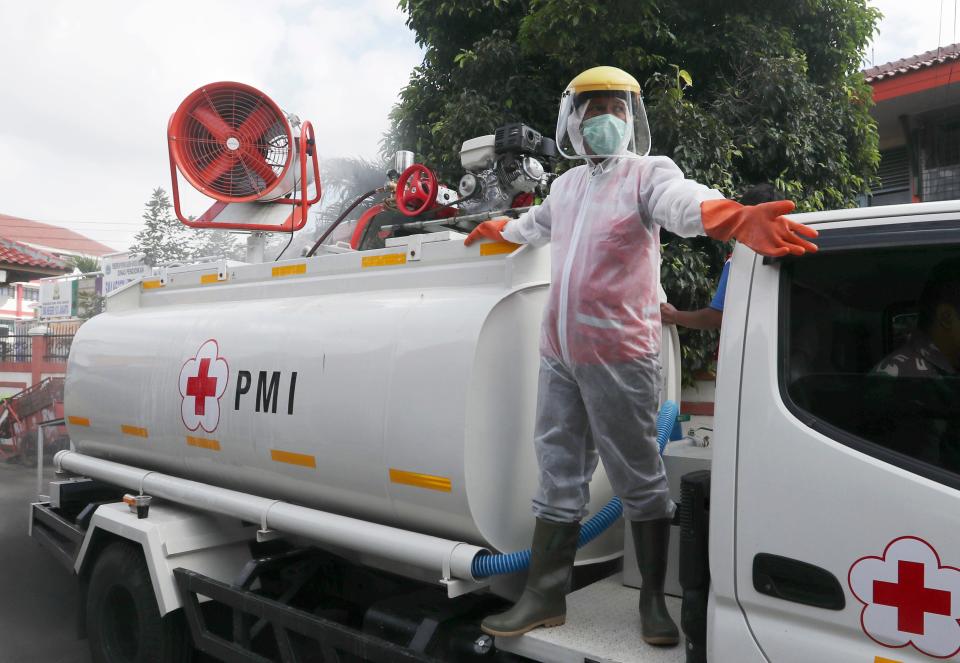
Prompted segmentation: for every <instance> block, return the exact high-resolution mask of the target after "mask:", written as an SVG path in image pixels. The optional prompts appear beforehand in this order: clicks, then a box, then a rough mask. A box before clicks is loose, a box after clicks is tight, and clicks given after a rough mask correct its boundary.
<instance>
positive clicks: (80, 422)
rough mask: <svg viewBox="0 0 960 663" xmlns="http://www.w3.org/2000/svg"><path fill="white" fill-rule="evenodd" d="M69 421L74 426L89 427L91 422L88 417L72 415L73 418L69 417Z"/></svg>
mask: <svg viewBox="0 0 960 663" xmlns="http://www.w3.org/2000/svg"><path fill="white" fill-rule="evenodd" d="M67 421H69V422H70V423H71V424H73V425H74V426H89V425H90V420H89V419H87V418H86V417H74V416H73V415H71V416H69V417H67Z"/></svg>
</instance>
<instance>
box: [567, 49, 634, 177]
mask: <svg viewBox="0 0 960 663" xmlns="http://www.w3.org/2000/svg"><path fill="white" fill-rule="evenodd" d="M603 97H617V98H619V99H621V100H622V101H623V104H622V106H621V107H620V109H619V110H620V111H622V113H621V114H620V116H619V117H616V118H614V119H613V120H612V121H613V123H614V125H616V124H617V122H618V121H622V122H623V123H625V125H626V126H623V127H621V128H622V129H623V131H622V134H623V135H622V136H621V137H620V141H619V144H616V145H614V144H608V142H609V141H604V140H602V138H599V139H598V137H595V139H594V142H595V143H596V145H595V146H594V145H591V144H590V139H588V138H586V137H585V136H584V133H583V129H582V126H583V125H585V123H586V122H588V121H590V119H589V118H586V119H585V116H586V114H587V112H588V110H589V105H590V100H591V99H595V98H603ZM604 113H605V114H610V113H611V111H605V112H604ZM615 128H616V127H615ZM556 137H557V141H556V142H557V149H558V150H559V151H560V154H562V155H563V156H565V157H566V158H568V159H593V160H597V159H606V158H610V157H641V156H645V155H647V154H649V152H650V127H649V126H648V125H647V112H646V109H644V107H643V97H642V96H641V95H640V83H638V82H637V79H636V78H634V77H633V76H631V75H630V74H628V73H627V72H625V71H624V70H623V69H617V68H616V67H593V68H592V69H587V70H586V71H585V72H583V73H582V74H580V75H578V76H577V77H576V78H574V79H573V80H572V81H570V83H569V84H568V85H567V89H566V90H564V91H563V94H562V95H561V96H560V113H559V115H558V116H557V134H556Z"/></svg>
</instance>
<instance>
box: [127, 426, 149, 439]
mask: <svg viewBox="0 0 960 663" xmlns="http://www.w3.org/2000/svg"><path fill="white" fill-rule="evenodd" d="M120 431H121V432H122V433H123V434H124V435H132V436H133V437H149V435H148V434H147V429H146V428H141V427H140V426H130V425H128V424H122V425H121V426H120Z"/></svg>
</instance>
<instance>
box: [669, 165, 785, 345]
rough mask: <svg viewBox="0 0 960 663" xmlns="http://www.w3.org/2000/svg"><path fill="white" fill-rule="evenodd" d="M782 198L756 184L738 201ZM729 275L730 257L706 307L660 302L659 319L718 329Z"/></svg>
mask: <svg viewBox="0 0 960 663" xmlns="http://www.w3.org/2000/svg"><path fill="white" fill-rule="evenodd" d="M783 199H784V195H783V194H782V193H780V191H778V190H777V189H776V188H775V187H774V186H773V185H772V184H756V185H754V186H752V187H750V188H749V189H747V190H746V191H744V192H743V195H742V196H740V202H741V203H742V204H744V205H759V204H760V203H768V202H771V201H774V200H783ZM729 276H730V259H729V258H728V259H727V261H726V262H725V263H724V264H723V271H722V272H720V280H719V281H718V282H717V289H716V291H715V292H714V293H713V299H712V300H711V301H710V304H709V305H708V306H707V307H706V308H701V309H697V310H696V311H679V310H677V308H676V307H675V306H673V304H670V303H667V302H664V303H662V304H660V320H661V321H662V322H663V324H665V325H677V326H679V327H689V328H690V329H720V324H721V323H722V322H723V300H724V297H725V296H726V294H727V279H728V278H729Z"/></svg>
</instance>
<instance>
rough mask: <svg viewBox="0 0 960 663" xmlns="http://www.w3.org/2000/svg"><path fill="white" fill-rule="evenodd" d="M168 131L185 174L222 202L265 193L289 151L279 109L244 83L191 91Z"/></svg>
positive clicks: (282, 171)
mask: <svg viewBox="0 0 960 663" xmlns="http://www.w3.org/2000/svg"><path fill="white" fill-rule="evenodd" d="M167 134H168V138H169V140H170V148H171V151H172V154H173V159H174V161H175V162H176V164H177V168H178V169H179V170H180V172H181V173H182V174H183V176H184V178H186V180H187V181H188V182H190V184H192V185H193V186H194V187H195V188H197V189H198V190H199V191H201V192H202V193H204V194H206V195H208V196H210V197H211V198H214V199H216V200H219V201H221V202H234V203H239V202H249V201H253V200H264V199H269V197H270V193H271V192H272V191H273V190H274V189H276V188H277V186H278V185H279V184H280V183H281V182H282V181H284V180H285V179H286V175H287V171H288V170H289V168H290V163H291V161H292V157H293V155H294V149H293V145H294V136H293V133H292V132H291V129H290V124H289V122H287V118H286V115H285V114H284V112H283V111H282V110H280V107H279V106H277V105H276V104H275V103H274V102H273V100H271V99H270V98H269V97H267V96H266V95H264V94H263V93H261V92H260V91H259V90H257V89H255V88H252V87H250V86H249V85H244V84H243V83H230V82H224V83H213V84H211V85H206V86H204V87H202V88H200V89H199V90H196V91H195V92H193V93H192V94H191V95H190V96H188V97H187V98H186V99H184V100H183V103H181V104H180V107H179V108H177V110H176V112H175V113H174V114H173V117H172V118H171V119H170V126H169V129H168V132H167ZM284 188H287V187H284ZM278 193H280V195H283V194H286V193H289V190H285V191H282V192H278Z"/></svg>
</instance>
